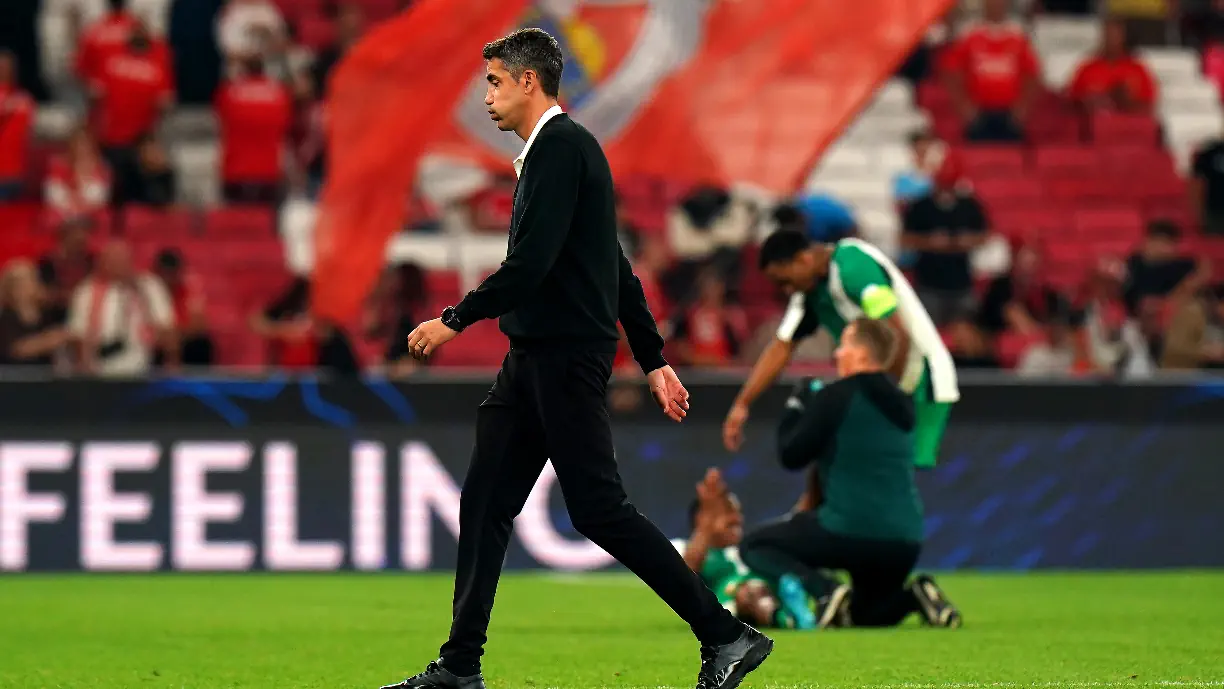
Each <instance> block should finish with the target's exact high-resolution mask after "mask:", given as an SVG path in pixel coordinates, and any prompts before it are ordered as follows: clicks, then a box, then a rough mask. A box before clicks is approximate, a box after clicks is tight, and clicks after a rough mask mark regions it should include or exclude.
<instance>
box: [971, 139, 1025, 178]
mask: <svg viewBox="0 0 1224 689" xmlns="http://www.w3.org/2000/svg"><path fill="white" fill-rule="evenodd" d="M961 159H962V160H963V161H964V162H965V172H966V173H967V174H968V175H969V177H971V178H973V179H978V178H983V177H1002V176H1006V175H1020V174H1023V171H1024V151H1023V149H1021V148H1020V147H1019V146H966V147H965V148H963V149H962V150H961Z"/></svg>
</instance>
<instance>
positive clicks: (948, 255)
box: [901, 171, 987, 325]
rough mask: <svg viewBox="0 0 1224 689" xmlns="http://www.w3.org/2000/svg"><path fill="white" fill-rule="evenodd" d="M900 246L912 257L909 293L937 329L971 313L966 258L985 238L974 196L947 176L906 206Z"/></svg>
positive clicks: (983, 214)
mask: <svg viewBox="0 0 1224 689" xmlns="http://www.w3.org/2000/svg"><path fill="white" fill-rule="evenodd" d="M901 226H902V235H901V243H902V246H903V247H904V248H906V249H909V250H912V251H914V252H915V253H916V259H915V263H914V288H915V289H916V290H917V292H918V297H919V298H920V299H921V300H922V303H923V305H924V306H925V307H926V309H927V312H928V313H929V314H930V315H931V318H932V319H934V321H935V324H936V325H943V324H946V323H948V322H950V321H951V320H952V318H953V317H954V316H955V315H956V314H959V313H965V312H968V311H972V310H973V302H974V298H973V292H972V288H973V276H972V274H971V269H970V263H969V254H970V252H972V251H973V250H974V249H976V248H978V247H979V246H981V245H982V244H983V243H984V242H985V241H986V238H987V221H986V211H985V209H983V208H982V204H981V203H980V202H979V201H978V199H977V196H975V195H974V193H973V191H972V190H971V189H970V188H968V187H966V186H964V185H959V184H957V179H956V177H955V176H954V175H953V174H950V173H948V172H947V171H945V172H941V173H940V174H939V176H938V177H936V178H935V186H934V189H933V190H932V192H931V193H930V194H929V195H927V196H925V197H923V198H921V199H919V200H917V201H914V202H913V203H912V204H910V205H909V207H908V208H906V209H905V212H904V214H903V216H902V219H901Z"/></svg>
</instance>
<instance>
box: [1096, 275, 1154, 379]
mask: <svg viewBox="0 0 1224 689" xmlns="http://www.w3.org/2000/svg"><path fill="white" fill-rule="evenodd" d="M1125 282H1126V267H1125V265H1124V264H1123V263H1121V262H1120V261H1117V260H1115V259H1109V258H1106V259H1102V260H1101V261H1100V262H1099V263H1098V265H1097V266H1096V268H1095V269H1094V270H1093V272H1092V273H1091V274H1090V275H1089V279H1088V289H1087V295H1086V301H1085V303H1084V310H1083V329H1084V347H1085V366H1086V367H1087V368H1088V369H1089V370H1091V371H1094V372H1096V373H1102V374H1106V375H1111V376H1112V375H1121V376H1123V377H1128V378H1129V377H1143V376H1147V375H1149V374H1150V373H1151V371H1152V369H1153V368H1154V365H1153V363H1152V358H1151V353H1150V351H1149V350H1148V345H1147V342H1145V341H1144V338H1143V333H1142V331H1141V330H1140V329H1139V326H1138V324H1136V323H1135V321H1133V320H1131V319H1130V318H1129V317H1128V316H1127V310H1126V305H1125V301H1124V300H1123V286H1124V284H1125Z"/></svg>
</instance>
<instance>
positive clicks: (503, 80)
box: [485, 58, 528, 132]
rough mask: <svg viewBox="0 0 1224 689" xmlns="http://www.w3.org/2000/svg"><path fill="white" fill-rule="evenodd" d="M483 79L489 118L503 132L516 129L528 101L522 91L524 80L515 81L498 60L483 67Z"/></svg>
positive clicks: (490, 61) (524, 92) (493, 60)
mask: <svg viewBox="0 0 1224 689" xmlns="http://www.w3.org/2000/svg"><path fill="white" fill-rule="evenodd" d="M524 76H525V75H524ZM485 79H486V80H487V81H488V82H489V88H488V90H486V91H485V105H486V106H488V108H489V118H490V119H492V120H493V121H494V122H495V123H497V128H498V129H500V130H502V131H503V132H512V131H514V130H516V129H518V126H519V124H521V123H522V121H523V114H524V113H525V112H526V111H527V103H528V100H527V93H526V91H525V89H524V86H525V85H526V79H524V78H522V77H520V78H519V79H515V78H514V76H513V75H511V74H510V70H508V69H506V65H505V63H503V62H502V61H501V60H500V59H499V58H493V59H492V60H489V62H488V64H487V65H486V66H485Z"/></svg>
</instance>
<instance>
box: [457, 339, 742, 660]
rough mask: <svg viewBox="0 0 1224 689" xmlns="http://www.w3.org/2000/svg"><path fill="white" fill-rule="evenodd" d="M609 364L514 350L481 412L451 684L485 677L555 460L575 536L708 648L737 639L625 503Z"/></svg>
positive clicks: (713, 603)
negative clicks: (495, 617) (494, 622)
mask: <svg viewBox="0 0 1224 689" xmlns="http://www.w3.org/2000/svg"><path fill="white" fill-rule="evenodd" d="M612 358H613V355H612V354H604V353H597V352H586V351H573V350H535V349H533V350H531V351H525V350H522V349H517V348H516V349H512V350H511V351H510V353H509V354H507V355H506V359H505V361H504V362H503V363H502V368H501V371H500V372H498V374H497V380H496V382H495V383H494V384H493V388H492V389H491V390H490V391H489V395H488V397H486V398H485V400H484V402H482V403H481V405H480V407H479V408H478V409H477V412H476V445H475V448H474V449H473V450H472V459H471V463H470V464H469V465H468V471H467V476H466V477H465V478H464V481H463V494H462V499H461V501H460V506H459V554H458V564H457V567H456V571H455V599H454V611H453V615H454V617H453V620H452V622H451V632H450V639H449V640H448V641H447V642H446V643H445V644H443V646H442V649H441V659H442V664H443V665H444V666H445V667H446V668H447V669H448V670H450V671H451V672H454V673H456V674H459V675H469V674H474V673H475V672H477V671H478V670H479V667H480V656H481V655H482V654H483V652H484V643H485V640H486V632H487V630H488V626H489V616H490V613H491V612H492V609H493V598H494V594H495V593H496V591H497V581H498V578H499V577H500V576H501V570H502V564H503V562H504V560H505V557H506V546H507V544H508V543H509V542H510V532H511V529H512V526H513V521H512V520H513V519H514V517H515V516H517V515H518V513H519V512H520V511H521V510H522V509H523V503H524V502H526V500H527V496H528V494H529V493H530V492H531V489H532V487H533V486H534V485H535V482H536V479H537V478H538V477H539V475H540V472H541V471H542V470H543V468H544V463H545V461H547V460H549V459H551V460H552V463H553V469H554V470H556V472H557V482H558V483H559V485H560V486H561V493H562V495H563V496H564V498H565V505H566V507H567V508H568V510H569V515H570V521H571V522H572V523H573V525H574V528H575V529H576V530H577V531H578V532H579V533H581V534H582V535H583V536H585V537H587V538H589V539H591V541H593V542H594V543H595V544H596V545H598V546H599V547H601V548H603V549H604V550H605V551H606V552H607V553H608V554H610V555H612V556H613V557H615V558H616V559H617V560H619V561H620V562H621V563H622V564H623V565H625V566H626V567H628V568H629V569H630V570H631V571H632V572H633V573H634V574H636V575H637V576H638V577H639V578H641V579H642V581H643V582H645V583H646V585H647V586H649V587H650V588H651V589H653V590H654V592H655V593H657V594H658V595H659V597H660V598H662V599H663V601H664V602H666V603H667V604H668V605H669V606H671V609H672V610H674V611H675V612H676V614H678V615H679V616H680V617H681V618H683V619H684V621H685V622H687V623H688V624H689V626H690V627H692V629H693V632H694V634H696V635H697V638H698V639H699V640H700V641H701V642H702V643H703V644H711V645H719V644H724V643H730V642H732V641H734V640H735V639H736V638H738V637H739V634H740V630H741V625H740V624H739V622H737V621H736V620H735V618H734V617H732V616H731V614H730V613H729V612H727V611H726V610H725V609H723V607H722V606H721V605H719V604H718V600H717V599H716V598H715V597H714V594H713V593H712V592H711V591H710V590H709V589H708V588H707V587H706V586H705V584H704V583H702V581H701V578H700V577H699V576H698V575H697V574H695V573H694V572H693V571H692V570H690V569H689V568H688V566H687V565H685V563H684V559H683V558H682V557H681V556H680V554H679V553H677V552H676V549H675V548H674V547H673V546H672V544H671V543H670V542H669V541H668V539H667V537H665V536H664V535H663V534H662V533H661V532H660V531H659V529H658V528H657V527H656V526H655V525H654V524H653V523H651V522H650V520H648V519H647V518H646V517H644V516H642V514H641V513H640V512H638V511H637V509H635V508H634V506H633V505H632V504H631V503H630V502H629V499H628V497H626V495H625V489H624V488H623V486H622V485H621V479H620V473H619V472H618V470H617V467H616V457H615V455H614V454H613V449H612V428H611V426H610V424H609V419H608V410H607V404H606V399H607V392H608V378H609V377H610V376H611V374H612Z"/></svg>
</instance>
